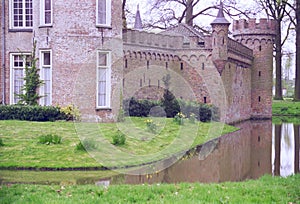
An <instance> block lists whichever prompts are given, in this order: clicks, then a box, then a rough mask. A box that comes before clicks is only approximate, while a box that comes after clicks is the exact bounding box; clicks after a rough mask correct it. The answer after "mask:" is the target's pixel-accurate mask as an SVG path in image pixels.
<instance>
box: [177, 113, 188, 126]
mask: <svg viewBox="0 0 300 204" xmlns="http://www.w3.org/2000/svg"><path fill="white" fill-rule="evenodd" d="M185 118H186V117H185V115H184V114H183V113H181V112H179V113H177V114H176V115H175V117H174V121H175V122H176V123H177V124H178V125H184V119H185Z"/></svg>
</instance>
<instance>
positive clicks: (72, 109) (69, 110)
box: [60, 105, 80, 121]
mask: <svg viewBox="0 0 300 204" xmlns="http://www.w3.org/2000/svg"><path fill="white" fill-rule="evenodd" d="M60 111H61V112H62V113H64V115H65V116H66V120H67V121H69V120H80V111H79V109H78V108H77V107H76V106H74V105H68V106H64V107H61V108H60Z"/></svg>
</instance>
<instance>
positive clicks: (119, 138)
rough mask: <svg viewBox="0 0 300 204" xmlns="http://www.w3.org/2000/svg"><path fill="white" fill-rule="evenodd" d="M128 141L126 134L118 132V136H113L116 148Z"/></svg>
mask: <svg viewBox="0 0 300 204" xmlns="http://www.w3.org/2000/svg"><path fill="white" fill-rule="evenodd" d="M125 141H126V137H125V134H124V133H122V132H121V131H119V130H118V132H117V133H116V134H114V135H113V136H112V144H113V145H116V146H120V145H124V144H125Z"/></svg>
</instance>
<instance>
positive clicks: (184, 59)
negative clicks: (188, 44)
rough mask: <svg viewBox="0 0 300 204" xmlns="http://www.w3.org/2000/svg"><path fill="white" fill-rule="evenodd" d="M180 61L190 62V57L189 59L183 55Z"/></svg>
mask: <svg viewBox="0 0 300 204" xmlns="http://www.w3.org/2000/svg"><path fill="white" fill-rule="evenodd" d="M180 60H181V61H188V60H189V57H188V56H187V55H182V56H181V57H180Z"/></svg>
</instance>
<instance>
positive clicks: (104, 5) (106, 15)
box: [96, 0, 111, 27]
mask: <svg viewBox="0 0 300 204" xmlns="http://www.w3.org/2000/svg"><path fill="white" fill-rule="evenodd" d="M96 16H97V17H96V25H97V26H106V27H110V26H111V0H97V9H96Z"/></svg>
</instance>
